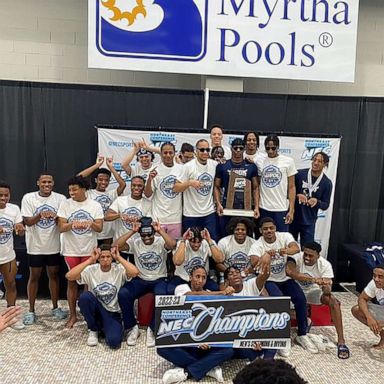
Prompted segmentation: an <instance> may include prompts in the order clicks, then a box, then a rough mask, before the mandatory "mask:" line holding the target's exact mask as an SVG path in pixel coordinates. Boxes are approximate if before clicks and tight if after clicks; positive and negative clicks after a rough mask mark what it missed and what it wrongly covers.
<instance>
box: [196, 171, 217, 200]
mask: <svg viewBox="0 0 384 384" xmlns="http://www.w3.org/2000/svg"><path fill="white" fill-rule="evenodd" d="M198 180H199V181H200V183H201V186H200V187H199V188H198V189H197V193H199V194H200V195H202V196H208V195H210V194H211V193H212V186H213V178H212V176H211V175H210V174H209V173H207V172H204V173H202V174H201V175H200V176H199V177H198Z"/></svg>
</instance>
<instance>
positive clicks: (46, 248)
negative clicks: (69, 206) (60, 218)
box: [21, 191, 66, 255]
mask: <svg viewBox="0 0 384 384" xmlns="http://www.w3.org/2000/svg"><path fill="white" fill-rule="evenodd" d="M65 200H66V197H65V196H64V195H61V194H60V193H56V192H51V194H50V195H49V196H47V197H44V196H40V194H39V192H38V191H36V192H30V193H27V194H25V195H24V197H23V199H22V201H21V214H22V216H23V217H33V216H36V215H37V214H38V213H40V212H44V211H51V212H54V213H55V214H57V211H58V209H59V207H60V204H61V203H62V202H63V201H65ZM25 242H26V245H27V252H28V253H29V254H30V255H53V254H55V253H59V252H60V232H59V229H58V227H57V223H56V219H53V218H47V219H45V218H41V219H40V220H39V221H38V222H37V223H36V224H35V225H32V226H28V225H26V226H25Z"/></svg>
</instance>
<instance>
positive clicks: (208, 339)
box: [155, 296, 291, 349]
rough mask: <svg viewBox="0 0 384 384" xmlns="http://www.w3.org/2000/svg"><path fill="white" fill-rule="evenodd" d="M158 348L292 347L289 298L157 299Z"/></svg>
mask: <svg viewBox="0 0 384 384" xmlns="http://www.w3.org/2000/svg"><path fill="white" fill-rule="evenodd" d="M155 316H156V317H155V335H156V347H159V348H161V347H170V346H172V347H176V346H187V345H189V346H191V345H200V344H208V345H214V346H219V347H230V348H252V347H253V345H254V343H256V342H260V343H261V345H262V346H263V347H264V348H270V349H280V348H287V347H289V345H290V341H291V339H290V331H291V326H290V324H291V323H290V321H291V316H290V298H289V297H278V298H277V297H239V296H156V313H155Z"/></svg>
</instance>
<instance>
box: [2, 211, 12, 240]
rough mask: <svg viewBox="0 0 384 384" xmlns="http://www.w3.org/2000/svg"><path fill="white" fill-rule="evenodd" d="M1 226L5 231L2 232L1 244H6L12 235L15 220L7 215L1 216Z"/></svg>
mask: <svg viewBox="0 0 384 384" xmlns="http://www.w3.org/2000/svg"><path fill="white" fill-rule="evenodd" d="M0 227H2V228H3V232H2V233H0V244H5V243H6V242H7V241H8V240H9V239H10V238H11V237H12V232H13V222H12V221H11V220H9V219H6V218H5V217H1V218H0Z"/></svg>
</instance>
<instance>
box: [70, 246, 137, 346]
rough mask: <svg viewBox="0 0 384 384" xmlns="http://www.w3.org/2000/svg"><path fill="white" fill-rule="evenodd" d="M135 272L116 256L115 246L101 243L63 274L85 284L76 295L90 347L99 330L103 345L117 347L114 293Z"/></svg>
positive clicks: (117, 308) (118, 333)
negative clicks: (78, 295)
mask: <svg viewBox="0 0 384 384" xmlns="http://www.w3.org/2000/svg"><path fill="white" fill-rule="evenodd" d="M113 260H115V263H112V261H113ZM97 262H98V263H97ZM138 273H139V270H138V269H137V268H136V267H135V266H134V265H133V264H131V263H130V262H129V261H126V260H125V259H124V258H123V257H121V256H120V254H119V251H118V249H117V248H116V247H113V248H111V246H110V245H108V244H102V245H101V248H95V249H94V250H93V251H92V254H91V257H90V258H88V259H87V260H85V261H84V262H82V263H81V264H79V265H77V266H76V267H74V268H72V269H71V270H70V271H69V272H68V273H67V274H66V278H67V279H68V280H69V281H74V282H76V281H78V283H79V284H86V285H87V287H88V291H86V292H83V293H82V294H81V295H80V298H79V307H80V311H81V313H82V314H83V316H84V319H85V321H86V322H87V326H88V339H87V344H88V345H89V346H90V347H93V346H96V345H97V344H98V336H99V332H101V331H103V332H104V334H105V341H106V343H107V345H108V346H110V347H111V348H113V349H116V348H120V345H121V340H122V338H123V325H122V319H121V310H120V306H119V303H118V300H117V294H118V292H119V290H120V288H121V287H122V286H123V285H124V284H125V282H126V281H127V280H128V279H130V278H132V277H135V276H137V274H138Z"/></svg>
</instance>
